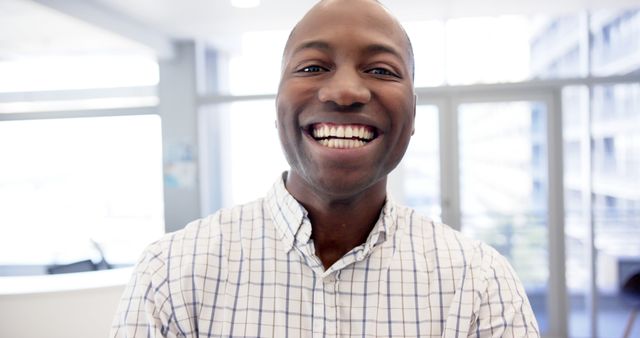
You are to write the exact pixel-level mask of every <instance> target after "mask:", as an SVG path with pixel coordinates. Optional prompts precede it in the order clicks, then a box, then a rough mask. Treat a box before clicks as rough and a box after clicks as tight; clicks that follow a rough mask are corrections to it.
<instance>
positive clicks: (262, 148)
mask: <svg viewBox="0 0 640 338" xmlns="http://www.w3.org/2000/svg"><path fill="white" fill-rule="evenodd" d="M219 109H220V110H219V112H222V114H223V120H224V121H225V122H223V123H224V125H225V126H227V128H226V129H227V132H226V133H225V135H226V136H225V139H226V140H227V141H224V140H223V141H222V147H223V149H222V152H223V159H224V160H223V163H225V168H224V170H223V173H224V174H223V179H222V183H223V184H224V187H223V196H224V198H223V200H224V202H223V204H224V205H225V206H230V205H237V204H240V203H246V202H250V201H252V200H254V199H257V198H261V197H264V196H265V194H266V193H267V191H268V190H269V189H270V188H271V186H272V185H273V183H274V182H275V181H276V179H277V178H278V175H280V174H282V172H284V171H285V170H288V169H289V164H288V163H287V161H286V160H285V158H284V155H283V153H282V148H281V147H280V140H279V138H278V130H277V129H276V127H275V120H276V113H275V103H274V101H273V100H259V101H240V102H233V103H231V104H228V105H221V106H219ZM258 168H259V170H257V169H258Z"/></svg>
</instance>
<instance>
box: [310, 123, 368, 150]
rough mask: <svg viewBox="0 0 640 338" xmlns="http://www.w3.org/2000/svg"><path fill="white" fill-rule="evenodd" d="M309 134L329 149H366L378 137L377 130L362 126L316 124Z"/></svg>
mask: <svg viewBox="0 0 640 338" xmlns="http://www.w3.org/2000/svg"><path fill="white" fill-rule="evenodd" d="M309 134H310V135H311V136H312V137H313V138H314V139H315V140H316V141H318V143H320V144H321V145H323V146H325V147H327V148H337V149H351V148H360V147H364V146H365V145H366V144H367V143H369V142H371V141H372V140H374V139H375V138H376V137H377V136H378V135H377V133H376V130H375V128H373V127H370V126H365V125H361V124H329V123H316V124H314V125H312V126H311V127H310V129H309Z"/></svg>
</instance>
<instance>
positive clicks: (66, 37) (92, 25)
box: [0, 0, 640, 60]
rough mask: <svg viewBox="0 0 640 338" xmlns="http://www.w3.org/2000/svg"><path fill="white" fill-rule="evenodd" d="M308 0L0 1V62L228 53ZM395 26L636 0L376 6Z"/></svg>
mask: <svg viewBox="0 0 640 338" xmlns="http://www.w3.org/2000/svg"><path fill="white" fill-rule="evenodd" d="M315 2H316V1H314V0H278V1H276V0H262V4H261V5H260V6H259V7H256V8H249V9H238V8H234V7H232V6H231V4H230V1H229V0H181V1H176V0H0V60H2V59H13V58H17V57H21V56H31V55H39V54H40V55H41V54H52V53H53V54H56V53H58V54H60V53H63V54H64V53H89V52H92V51H96V50H98V51H104V50H109V51H115V52H123V53H124V52H136V53H156V54H158V55H162V54H164V55H170V54H171V51H170V42H171V41H172V40H173V39H198V40H202V41H207V42H209V43H212V44H214V45H217V46H218V47H222V48H234V41H238V40H239V39H238V36H239V35H240V34H241V33H242V32H246V31H256V30H289V29H290V28H291V27H292V26H293V25H294V24H295V22H296V21H297V20H298V19H299V18H300V17H301V15H302V14H303V13H304V12H305V11H306V10H307V9H308V8H310V7H311V6H312V5H313V4H314V3H315ZM382 3H384V4H385V5H386V6H387V7H388V8H389V10H390V11H391V12H393V13H394V14H396V15H397V16H398V18H399V19H400V20H401V21H418V20H425V19H443V18H455V17H467V16H496V15H505V14H530V15H535V14H562V13H576V12H580V11H583V10H584V9H586V8H589V9H602V8H629V7H640V0H562V1H558V0H484V1H477V0H431V1H430V0H382Z"/></svg>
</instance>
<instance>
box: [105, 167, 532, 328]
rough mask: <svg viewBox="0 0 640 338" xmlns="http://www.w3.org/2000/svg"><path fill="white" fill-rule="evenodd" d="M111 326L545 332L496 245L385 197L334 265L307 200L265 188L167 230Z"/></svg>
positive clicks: (143, 264) (146, 258) (281, 184)
mask: <svg viewBox="0 0 640 338" xmlns="http://www.w3.org/2000/svg"><path fill="white" fill-rule="evenodd" d="M111 337H122V338H125V337H539V332H538V326H537V324H536V320H535V317H534V315H533V313H532V311H531V306H530V305H529V301H528V300H527V296H526V295H525V292H524V289H523V287H522V285H521V283H520V281H519V280H518V278H517V277H516V276H515V274H514V272H513V269H512V268H511V267H510V265H509V264H508V263H507V261H506V260H505V259H504V258H503V257H502V256H501V255H499V254H498V253H497V252H496V251H495V250H494V249H492V248H490V247H489V246H487V245H485V244H483V243H480V242H478V241H474V240H470V239H467V238H465V237H464V236H462V235H461V234H460V233H459V232H457V231H454V230H452V229H451V228H449V227H447V226H446V225H443V224H438V223H435V222H433V221H431V220H429V219H427V218H425V217H422V216H420V215H417V214H416V213H415V212H414V211H413V210H412V209H409V208H406V207H403V206H400V205H397V204H394V203H393V202H392V201H391V200H387V202H386V203H385V206H384V207H383V209H382V211H381V214H380V218H379V220H378V221H377V223H376V224H375V226H374V228H373V230H372V231H371V233H370V234H369V237H368V239H367V240H366V242H365V243H363V244H362V245H360V246H358V247H356V248H354V249H353V250H351V251H350V252H348V253H347V254H346V255H344V256H343V257H342V258H341V259H339V260H338V261H337V262H335V263H334V264H333V265H332V266H331V267H330V268H329V269H326V270H325V269H324V267H323V265H322V262H321V261H320V259H319V258H318V257H317V256H316V255H315V251H314V245H313V240H312V239H311V223H310V221H309V218H308V215H307V212H306V211H305V209H304V208H303V207H302V206H301V205H300V203H298V202H297V201H296V200H295V199H294V198H293V197H292V196H291V195H290V194H289V193H288V192H287V190H286V188H285V186H284V182H283V180H282V179H280V180H278V182H276V184H275V185H274V186H273V188H272V189H271V190H270V192H269V193H268V195H267V196H266V198H263V199H260V200H257V201H255V202H252V203H249V204H245V205H240V206H236V207H233V208H230V209H224V210H220V211H219V212H217V213H216V214H214V215H211V216H209V217H206V218H203V219H200V220H197V221H195V222H192V223H190V224H189V225H187V226H186V228H185V229H182V230H180V231H177V232H174V233H170V234H167V235H166V236H165V237H163V238H162V239H161V240H159V241H157V242H156V243H154V244H152V245H150V246H149V247H148V248H147V250H146V251H145V252H144V254H143V255H142V258H141V260H140V261H139V263H138V265H137V267H136V269H135V271H134V274H133V276H132V278H131V281H130V283H129V284H128V286H127V287H126V289H125V292H124V294H123V297H122V300H121V302H120V305H119V307H118V311H117V315H116V318H115V319H114V324H113V326H112V330H111Z"/></svg>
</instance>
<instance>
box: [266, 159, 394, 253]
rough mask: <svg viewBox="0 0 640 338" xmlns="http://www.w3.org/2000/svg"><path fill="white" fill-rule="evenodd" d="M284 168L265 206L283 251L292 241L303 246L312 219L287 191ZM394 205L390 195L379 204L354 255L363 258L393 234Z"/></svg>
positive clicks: (309, 231) (292, 243) (307, 237)
mask: <svg viewBox="0 0 640 338" xmlns="http://www.w3.org/2000/svg"><path fill="white" fill-rule="evenodd" d="M286 175H287V172H284V173H283V174H282V175H281V176H280V177H279V178H278V180H277V181H276V182H275V183H274V185H273V187H272V188H271V190H270V191H269V193H268V194H267V197H266V202H267V205H268V208H269V210H270V212H271V216H272V217H273V221H274V223H275V227H276V229H277V231H278V233H279V235H280V238H279V240H280V241H282V243H283V244H284V248H285V251H286V252H289V250H291V249H292V248H293V246H294V245H296V246H302V245H306V244H307V243H308V242H309V239H310V237H311V222H310V221H309V217H308V212H307V210H306V209H305V208H304V207H303V206H302V204H300V203H299V202H298V201H297V200H296V199H295V198H293V196H292V195H291V194H290V193H289V191H287V188H286V187H285V178H286ZM396 209H397V207H396V205H395V203H394V202H393V200H392V199H391V198H389V196H387V200H386V201H385V204H384V206H383V208H382V211H381V213H380V218H379V219H378V221H377V222H376V224H375V225H374V227H373V229H372V230H371V232H370V233H369V236H368V237H367V240H366V242H365V243H364V244H363V245H361V246H359V247H357V248H356V249H355V250H357V252H356V256H358V257H359V258H363V257H364V256H366V255H368V254H369V253H370V251H371V250H372V249H373V248H374V247H375V246H376V245H378V244H380V243H383V242H384V241H385V240H386V239H387V238H388V237H390V236H392V235H393V233H394V232H395V230H396V227H397V222H396V220H397V217H396V212H397V211H396Z"/></svg>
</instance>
